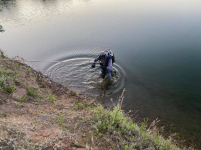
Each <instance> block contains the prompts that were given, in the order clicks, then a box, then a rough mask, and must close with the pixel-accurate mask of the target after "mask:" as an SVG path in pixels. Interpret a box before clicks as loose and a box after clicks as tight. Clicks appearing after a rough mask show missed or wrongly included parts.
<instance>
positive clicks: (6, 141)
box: [0, 52, 187, 150]
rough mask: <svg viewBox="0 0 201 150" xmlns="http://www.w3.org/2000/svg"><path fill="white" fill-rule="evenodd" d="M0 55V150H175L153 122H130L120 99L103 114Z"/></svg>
mask: <svg viewBox="0 0 201 150" xmlns="http://www.w3.org/2000/svg"><path fill="white" fill-rule="evenodd" d="M0 54H1V56H0V64H1V65H0V149H6V150H10V149H26V150H28V149H30V150H31V149H48V150H49V149H60V150H64V149H79V150H81V149H83V150H84V149H86V150H92V149H93V150H95V149H98V150H109V149H111V150H112V149H114V150H116V149H120V150H131V149H151V150H154V149H155V150H160V149H161V150H170V149H174V150H176V149H181V148H178V147H177V146H176V145H174V144H173V143H172V141H173V139H172V137H171V136H170V137H169V138H168V139H164V138H163V137H162V136H160V134H159V130H158V129H157V128H156V126H155V125H156V123H157V120H155V121H153V122H152V124H150V125H148V124H147V120H146V119H145V120H144V122H142V123H136V122H135V120H133V119H131V118H130V117H129V114H128V113H127V114H126V113H124V112H123V110H121V105H122V102H123V94H122V96H121V97H120V98H119V104H118V105H117V106H115V107H114V108H111V109H109V108H108V109H105V108H104V107H103V106H101V105H100V104H98V103H97V102H95V101H94V100H92V99H89V98H87V97H85V96H83V95H82V94H81V93H77V92H75V91H74V90H69V89H68V88H67V87H64V86H62V85H61V84H60V83H56V82H53V81H52V80H51V79H49V78H48V77H46V76H44V75H42V74H41V73H40V72H37V71H35V70H33V69H32V68H30V67H29V66H27V65H25V64H22V63H19V62H17V61H13V60H11V59H8V58H7V57H5V56H4V54H3V53H2V52H1V53H0ZM183 149H185V148H183ZM186 149H187V148H186Z"/></svg>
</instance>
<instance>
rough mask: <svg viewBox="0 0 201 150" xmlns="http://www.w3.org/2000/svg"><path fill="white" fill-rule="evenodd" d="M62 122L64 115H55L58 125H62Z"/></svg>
mask: <svg viewBox="0 0 201 150" xmlns="http://www.w3.org/2000/svg"><path fill="white" fill-rule="evenodd" d="M63 122H64V117H63V116H58V117H57V123H58V125H59V126H62V125H63Z"/></svg>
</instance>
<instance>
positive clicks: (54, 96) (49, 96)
mask: <svg viewBox="0 0 201 150" xmlns="http://www.w3.org/2000/svg"><path fill="white" fill-rule="evenodd" d="M44 98H45V99H46V100H47V101H49V102H53V101H54V100H55V99H56V95H53V94H52V95H45V96H44Z"/></svg>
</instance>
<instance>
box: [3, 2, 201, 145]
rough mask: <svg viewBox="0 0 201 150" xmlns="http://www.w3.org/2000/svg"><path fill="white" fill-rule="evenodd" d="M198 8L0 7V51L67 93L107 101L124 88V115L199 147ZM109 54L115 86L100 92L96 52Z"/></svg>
mask: <svg viewBox="0 0 201 150" xmlns="http://www.w3.org/2000/svg"><path fill="white" fill-rule="evenodd" d="M200 14H201V2H200V1H191V0H174V1H172V0H164V1H161V0H152V1H150V0H124V1H120V0H111V1H106V0H96V1H95V0H83V1H79V0H43V1H42V0H18V1H15V0H13V1H6V2H1V1H0V25H2V26H3V29H4V30H5V32H3V33H0V48H1V49H2V50H3V51H6V54H7V55H8V56H10V57H14V56H17V55H18V56H21V57H23V58H24V59H29V60H61V61H65V62H69V63H29V65H31V66H32V67H34V68H35V69H37V70H39V71H42V72H43V73H45V74H47V75H49V76H50V77H52V78H53V79H54V80H55V81H58V82H61V83H62V84H64V85H67V86H68V87H70V88H73V89H76V90H79V91H81V92H84V93H85V94H86V95H91V94H93V95H94V96H95V97H96V99H97V100H99V101H102V102H103V103H105V104H106V105H111V101H110V99H111V98H113V100H114V101H117V98H118V97H119V96H120V95H121V91H122V89H123V88H126V90H127V91H126V93H125V100H124V105H125V106H124V109H125V110H130V109H131V110H133V111H136V110H139V111H138V114H139V118H141V117H149V118H150V120H153V119H156V118H159V119H160V120H161V122H160V125H162V126H166V128H165V130H166V133H175V132H177V133H179V135H180V136H179V137H180V139H186V143H187V144H194V145H196V147H197V148H201V145H200V143H201V128H200V124H201V99H200V97H201V65H200V64H201V42H200V39H201V26H200V24H201V17H200ZM108 49H110V50H112V51H114V53H115V56H116V63H115V65H114V72H115V76H114V81H115V84H114V85H112V86H110V87H109V88H108V89H103V88H101V84H102V79H101V78H100V76H99V75H100V68H98V67H96V69H91V68H90V63H89V61H92V60H93V59H94V58H95V57H96V56H97V55H98V53H99V51H102V50H108Z"/></svg>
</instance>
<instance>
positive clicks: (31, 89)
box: [27, 87, 36, 96]
mask: <svg viewBox="0 0 201 150" xmlns="http://www.w3.org/2000/svg"><path fill="white" fill-rule="evenodd" d="M27 95H29V96H36V89H35V88H33V87H31V88H29V89H28V91H27Z"/></svg>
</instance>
